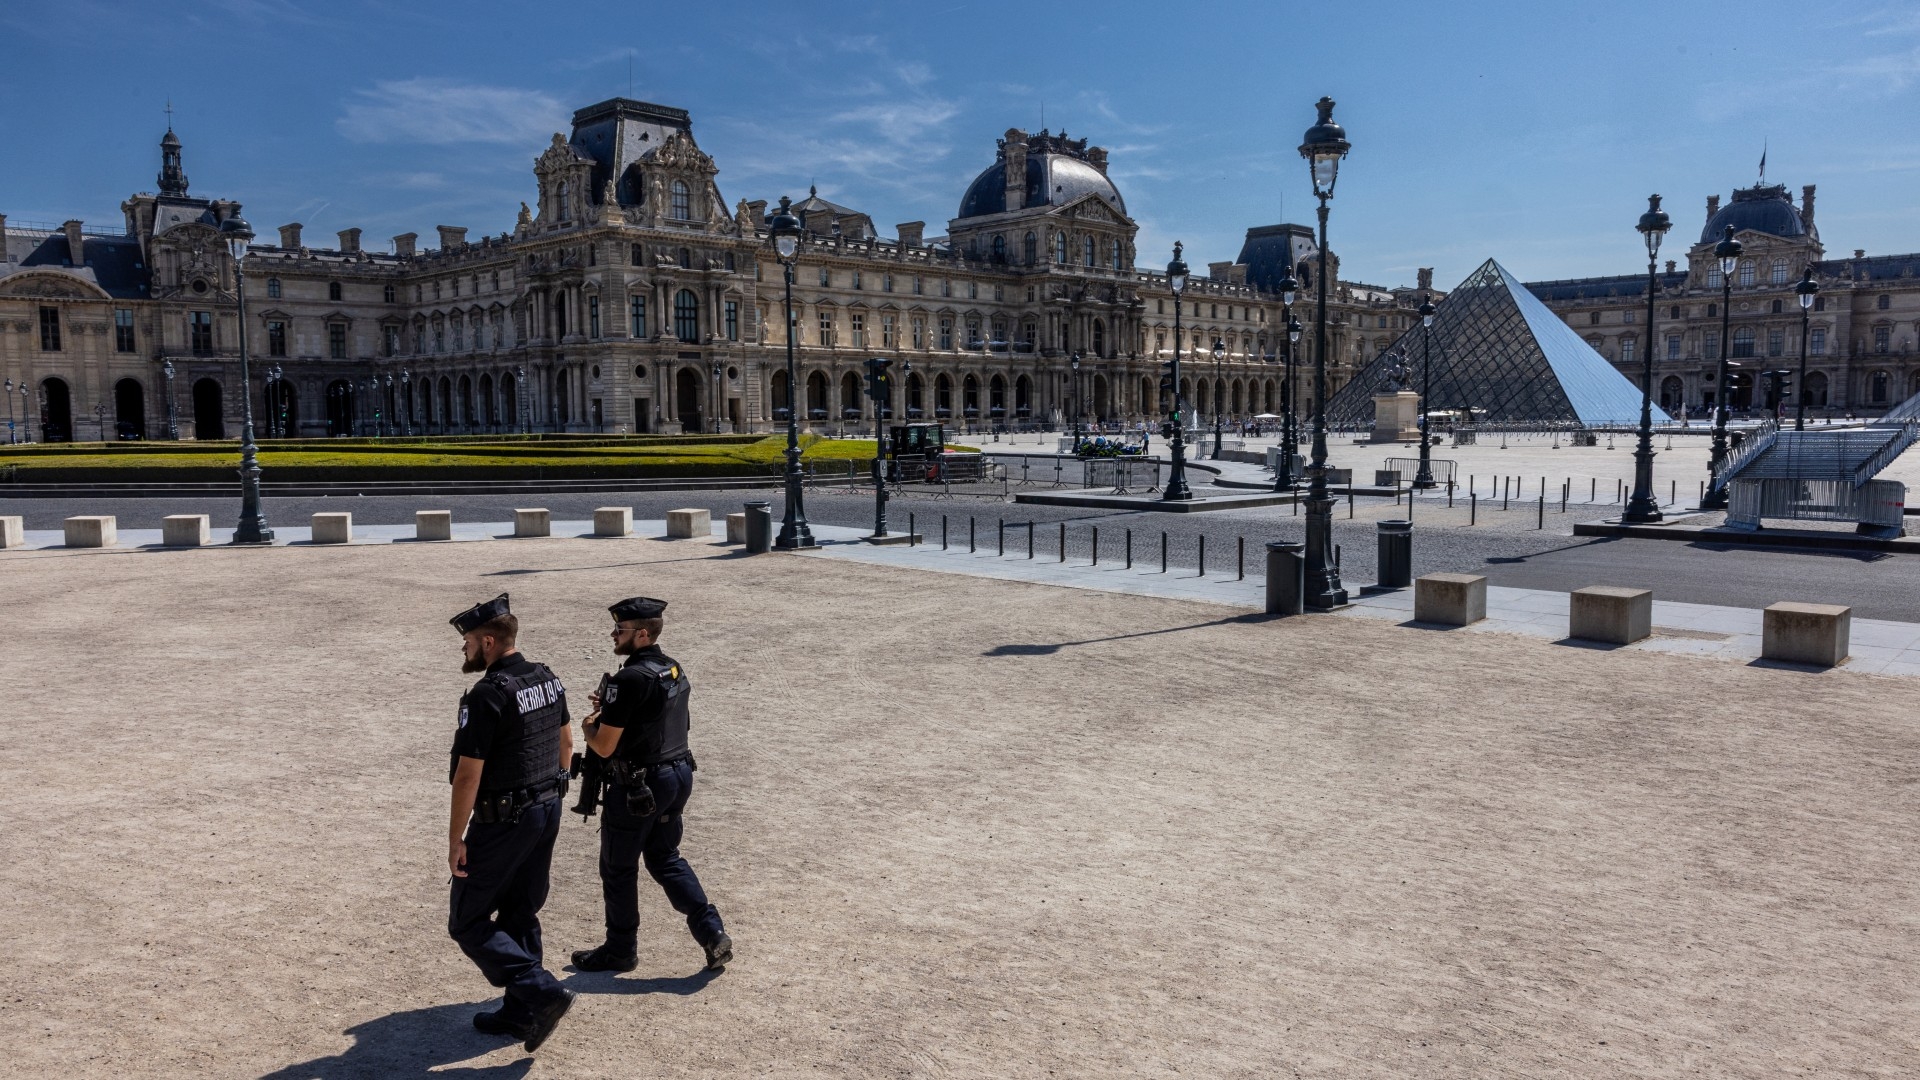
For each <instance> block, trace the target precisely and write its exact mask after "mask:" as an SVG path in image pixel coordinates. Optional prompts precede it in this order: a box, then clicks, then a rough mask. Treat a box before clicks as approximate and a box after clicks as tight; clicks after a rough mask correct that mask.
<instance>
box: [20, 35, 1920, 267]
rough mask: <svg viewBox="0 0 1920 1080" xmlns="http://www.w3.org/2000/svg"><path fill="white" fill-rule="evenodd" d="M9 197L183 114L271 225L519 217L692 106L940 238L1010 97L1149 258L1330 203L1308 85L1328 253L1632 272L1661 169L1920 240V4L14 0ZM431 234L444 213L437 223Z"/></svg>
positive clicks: (426, 233)
mask: <svg viewBox="0 0 1920 1080" xmlns="http://www.w3.org/2000/svg"><path fill="white" fill-rule="evenodd" d="M0 36H4V37H6V38H8V39H11V43H10V47H9V50H8V63H7V64H6V65H4V67H0V146H4V147H5V148H6V153H5V155H4V157H3V158H0V161H4V162H5V167H4V168H0V212H4V213H6V214H8V215H9V216H10V217H12V218H14V219H16V220H30V221H55V222H57V221H61V220H65V219H67V218H70V217H80V218H83V219H86V220H88V221H89V222H98V223H100V224H104V225H111V224H115V223H117V222H118V220H119V217H120V215H119V210H118V207H119V204H120V201H121V200H122V199H124V198H125V197H126V196H127V195H128V194H129V193H131V192H133V191H136V190H152V189H153V187H154V179H153V177H154V174H155V172H156V171H157V169H158V150H157V149H156V146H155V144H156V143H157V141H158V139H159V136H160V134H161V132H162V131H163V130H164V128H165V123H166V118H165V116H164V115H163V114H162V109H163V107H164V105H165V103H166V101H167V99H168V98H169V97H171V99H172V101H173V104H174V109H175V113H174V126H175V130H176V131H178V133H179V134H180V137H181V139H182V140H183V141H184V142H185V144H186V154H187V158H186V163H187V171H188V174H189V175H190V177H191V178H192V183H193V192H194V193H195V194H199V195H203V196H210V197H224V198H236V199H239V200H241V201H242V202H244V203H245V204H246V213H247V216H248V217H249V219H250V220H252V222H253V224H254V226H255V228H256V229H257V230H259V231H260V233H261V234H262V235H263V236H266V237H271V236H272V227H273V226H277V225H280V224H283V223H286V222H289V221H301V222H304V223H305V224H306V226H307V237H308V241H309V243H315V242H330V238H331V236H332V233H333V232H334V231H336V230H338V229H342V228H346V227H348V226H359V227H361V228H363V229H365V230H366V234H367V242H368V244H369V246H373V244H374V243H375V239H376V238H385V237H389V236H392V235H394V234H396V233H402V232H417V233H420V234H421V235H422V237H423V238H431V237H432V236H433V227H434V226H435V225H442V224H445V225H464V226H468V227H470V228H472V229H473V230H474V231H475V233H476V234H477V233H479V232H500V231H503V230H506V229H509V228H511V227H512V223H513V219H514V215H515V212H516V211H517V209H518V207H519V203H520V201H521V200H523V199H524V200H528V201H531V200H532V198H533V195H532V192H533V176H532V170H531V164H532V160H533V158H534V156H535V155H536V154H538V153H539V151H540V150H541V148H542V147H543V146H544V145H545V143H546V141H547V140H548V138H549V137H550V136H551V134H552V133H553V132H555V131H564V130H566V129H567V121H568V118H569V116H570V115H571V113H572V110H573V109H575V108H578V107H581V106H583V105H587V104H590V103H593V102H595V101H600V100H602V99H605V98H608V97H612V96H615V95H623V94H627V93H628V92H629V75H628V72H629V67H630V66H631V70H632V82H631V92H632V95H633V96H635V97H639V98H642V99H644V100H649V101H655V102H660V103H663V104H670V105H676V106H680V107H682V108H686V109H688V110H690V111H691V112H692V114H693V117H694V135H695V137H696V138H697V139H698V140H699V142H700V144H701V145H702V147H704V148H705V149H706V150H707V151H708V152H709V153H711V154H713V155H714V157H715V158H716V159H717V161H718V162H719V165H720V169H721V172H720V176H719V183H720V190H721V193H722V194H723V195H724V196H725V197H726V198H727V200H728V202H729V203H732V202H733V201H735V200H738V199H741V198H747V199H753V198H768V199H772V198H777V197H778V196H779V195H780V194H782V193H783V192H784V193H791V194H794V195H796V196H798V195H802V194H804V193H805V191H806V188H807V186H808V184H809V183H815V184H818V186H819V188H820V192H821V194H822V195H825V196H827V197H829V198H832V199H834V200H835V201H837V202H842V203H846V204H849V205H852V206H855V207H858V208H860V209H862V210H865V211H867V212H869V213H871V214H872V215H873V217H874V219H875V221H876V222H877V223H879V224H880V226H881V230H882V232H883V233H888V234H890V233H891V231H892V230H891V226H892V225H893V223H896V222H901V221H912V220H925V221H926V222H927V224H928V233H929V235H932V234H936V233H940V232H944V231H945V226H946V221H947V217H948V215H950V214H952V213H953V212H954V209H955V208H956V207H957V205H958V203H959V199H960V195H961V193H962V192H963V191H964V190H965V188H966V185H967V183H968V182H969V181H970V180H971V179H972V177H973V176H974V175H975V174H977V173H978V172H979V171H980V170H981V169H983V168H985V167H986V166H987V165H989V164H990V163H991V162H992V160H993V148H994V139H995V138H997V137H998V136H999V135H1000V134H1002V133H1003V132H1004V131H1005V130H1006V129H1007V128H1008V127H1013V126H1019V127H1025V128H1028V129H1030V130H1037V129H1038V128H1039V127H1040V126H1041V124H1042V120H1041V117H1042V111H1043V110H1044V114H1045V123H1046V125H1047V126H1049V127H1051V128H1053V129H1054V130H1056V131H1058V130H1060V129H1061V128H1062V127H1064V128H1066V130H1067V131H1068V132H1069V133H1070V134H1072V135H1073V136H1075V137H1082V136H1084V137H1088V138H1091V139H1092V141H1093V142H1094V143H1095V144H1098V145H1104V146H1107V147H1109V148H1111V151H1112V175H1113V177H1114V178H1115V180H1116V182H1117V183H1118V184H1119V186H1120V189H1121V193H1122V195H1123V196H1125V198H1126V199H1127V202H1128V208H1129V210H1130V211H1131V212H1132V213H1133V215H1134V216H1135V218H1136V219H1137V220H1138V221H1139V223H1140V227H1141V236H1140V257H1141V262H1142V263H1146V264H1157V263H1159V262H1162V261H1164V260H1165V258H1166V257H1167V256H1166V254H1165V252H1166V249H1168V248H1169V247H1170V246H1171V244H1172V242H1173V241H1174V240H1175V239H1180V240H1184V241H1185V242H1186V244H1187V253H1188V258H1189V260H1190V261H1192V262H1194V263H1195V264H1196V265H1198V264H1200V263H1204V262H1207V261H1213V260H1225V259H1231V258H1233V257H1234V256H1235V255H1236V254H1237V253H1238V251H1239V247H1240V240H1241V237H1242V235H1243V234H1244V231H1245V229H1246V228H1247V227H1248V226H1251V225H1262V224H1270V223H1274V222H1278V221H1299V222H1310V221H1311V220H1312V211H1313V207H1312V196H1311V191H1310V189H1309V186H1308V182H1307V175H1306V169H1305V166H1304V165H1303V164H1302V163H1301V161H1300V159H1299V157H1298V156H1297V154H1296V152H1295V147H1296V146H1297V145H1298V143H1299V141H1300V135H1301V133H1302V131H1303V130H1304V129H1305V128H1306V127H1307V126H1308V125H1309V124H1310V123H1312V120H1313V108H1312V103H1313V101H1314V100H1315V99H1316V98H1318V97H1319V96H1320V95H1322V94H1328V95H1331V96H1332V97H1334V98H1335V99H1337V100H1338V102H1339V109H1338V112H1337V114H1336V118H1337V119H1339V120H1340V121H1342V122H1343V123H1344V124H1345V125H1346V126H1347V129H1348V132H1349V135H1350V137H1351V138H1352V140H1353V143H1354V150H1353V154H1352V156H1351V157H1350V158H1349V159H1348V161H1347V164H1346V167H1345V168H1344V170H1343V171H1342V173H1341V179H1340V185H1339V189H1338V192H1337V197H1336V198H1335V200H1334V213H1333V221H1332V238H1331V243H1332V246H1333V249H1334V250H1335V251H1336V252H1338V253H1339V254H1340V256H1341V258H1342V262H1343V272H1344V273H1343V276H1346V277H1348V278H1351V279H1355V280H1362V281H1368V282H1372V283H1375V284H1382V285H1396V284H1403V283H1411V282H1412V280H1413V277H1414V269H1415V268H1416V267H1419V266H1434V267H1436V279H1437V281H1438V282H1439V283H1440V284H1441V285H1442V286H1450V285H1452V284H1453V283H1455V282H1456V281H1458V280H1459V279H1460V278H1462V277H1464V276H1465V275H1466V274H1468V273H1469V272H1471V271H1472V269H1473V268H1474V267H1475V266H1476V265H1478V263H1479V262H1480V261H1481V260H1483V259H1485V258H1487V257H1488V256H1493V257H1495V258H1498V259H1499V260H1500V261H1501V262H1502V263H1504V264H1505V265H1506V266H1507V267H1509V268H1510V269H1511V270H1513V271H1514V272H1515V273H1517V274H1519V275H1520V276H1522V277H1523V278H1527V279H1530V280H1532V279H1542V278H1555V277H1573V276H1582V275H1588V274H1604V273H1633V272H1636V271H1638V270H1639V269H1641V268H1643V267H1644V253H1643V249H1642V248H1641V247H1640V244H1639V238H1638V236H1637V235H1636V234H1635V233H1634V231H1633V225H1634V222H1635V221H1636V220H1637V219H1638V217H1639V214H1640V212H1641V211H1642V210H1643V209H1644V208H1645V198H1646V195H1647V194H1648V193H1650V192H1654V191H1658V192H1661V193H1663V194H1665V195H1666V196H1667V206H1668V208H1669V210H1670V211H1672V212H1673V214H1674V218H1675V221H1676V229H1675V232H1674V237H1673V239H1671V240H1670V241H1669V244H1668V247H1667V250H1666V251H1664V252H1663V255H1672V256H1675V257H1684V251H1685V246H1686V244H1687V243H1690V242H1691V241H1692V240H1694V239H1697V237H1698V234H1699V230H1700V227H1701V225H1702V224H1703V222H1704V213H1705V199H1706V196H1707V195H1708V194H1710V193H1714V192H1719V193H1722V194H1723V195H1724V194H1725V193H1726V192H1728V191H1729V190H1730V189H1731V188H1732V187H1734V186H1735V185H1748V184H1752V183H1753V182H1754V180H1755V177H1756V166H1757V164H1758V160H1759V157H1760V154H1761V149H1762V146H1763V145H1764V146H1765V147H1766V148H1767V151H1768V169H1767V177H1768V179H1769V181H1770V182H1784V183H1786V184H1788V185H1790V188H1791V190H1793V192H1794V193H1795V195H1796V197H1797V195H1798V190H1799V186H1800V185H1801V184H1805V183H1815V184H1818V185H1819V189H1820V190H1819V198H1818V213H1817V220H1818V223H1819V225H1820V231H1821V236H1822V238H1823V240H1824V241H1825V242H1826V244H1827V250H1828V253H1829V255H1836V254H1839V255H1844V254H1846V253H1848V252H1850V251H1851V250H1852V249H1854V248H1866V249H1868V251H1869V252H1872V253H1890V252H1907V251H1916V250H1920V183H1916V181H1920V122H1917V121H1920V4H1915V3H1849V4H1832V3H1817V4H1806V3H1800V2H1793V3H1788V2H1772V0H1744V2H1741V3H1737V4H1729V3H1716V4H1687V3H1673V2H1671V0H1669V2H1665V3H1641V2H1619V0H1616V2H1612V3H1604V4H1603V3H1597V2H1589V3H1584V4H1566V3H1558V2H1551V0H1546V2H1543V0H1533V2H1528V3H1493V2H1489V3H1472V4H1434V3H1430V2H1428V3H1399V2H1393V0H1385V2H1381V0H1377V2H1374V3H1370V4H1299V3H1292V2H1286V3H1280V2H1270V3H1234V2H1228V3H1198V4H1153V5H1147V4H1137V3H1112V2H1109V3H1101V4H1080V3H1070V2H1056V3H1050V4H1042V3H1032V2H1027V3H983V2H975V0H951V2H947V0H931V2H927V3H918V4H906V3H891V4H882V3H865V4H862V3H842V4H816V5H793V6H786V5H761V4H724V3H704V4H703V3H686V2H679V3H673V4H660V3H645V2H639V3H636V2H633V0H627V2H624V3H617V4H613V3H608V4H603V3H557V2H556V3H548V4H539V5H531V4H529V5H518V4H505V3H489V2H483V0H470V2H466V3H460V4H443V3H435V2H429V0H419V2H415V3H376V2H370V0H327V2H325V3H318V2H312V0H201V2H196V0H180V2H179V3H178V4H177V5H175V6H171V7H161V6H156V5H153V4H150V3H141V4H135V3H115V2H110V0H6V2H5V4H4V6H0ZM429 242H430V240H429Z"/></svg>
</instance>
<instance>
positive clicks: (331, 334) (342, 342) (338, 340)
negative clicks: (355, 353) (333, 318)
mask: <svg viewBox="0 0 1920 1080" xmlns="http://www.w3.org/2000/svg"><path fill="white" fill-rule="evenodd" d="M327 355H328V356H331V357H333V358H334V359H335V360H345V359H346V358H347V328H346V326H344V325H343V324H341V323H328V324H327Z"/></svg>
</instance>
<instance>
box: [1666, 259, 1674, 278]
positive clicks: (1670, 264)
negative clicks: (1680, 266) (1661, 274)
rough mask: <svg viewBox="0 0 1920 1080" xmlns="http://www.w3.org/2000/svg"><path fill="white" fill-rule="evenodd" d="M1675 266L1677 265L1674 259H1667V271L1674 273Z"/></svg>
mask: <svg viewBox="0 0 1920 1080" xmlns="http://www.w3.org/2000/svg"><path fill="white" fill-rule="evenodd" d="M1674 266H1675V263H1674V261H1673V260H1672V259H1668V260H1667V273H1669V274H1671V273H1673V268H1674Z"/></svg>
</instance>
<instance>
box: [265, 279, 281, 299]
mask: <svg viewBox="0 0 1920 1080" xmlns="http://www.w3.org/2000/svg"><path fill="white" fill-rule="evenodd" d="M267 296H268V297H269V298H270V299H273V300H278V299H280V279H279V278H277V277H270V278H268V279H267Z"/></svg>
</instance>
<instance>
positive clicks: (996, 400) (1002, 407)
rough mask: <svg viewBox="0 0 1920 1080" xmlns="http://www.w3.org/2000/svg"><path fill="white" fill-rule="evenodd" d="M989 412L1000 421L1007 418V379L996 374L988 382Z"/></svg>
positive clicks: (996, 421)
mask: <svg viewBox="0 0 1920 1080" xmlns="http://www.w3.org/2000/svg"><path fill="white" fill-rule="evenodd" d="M987 414H988V415H989V416H991V417H993V419H994V422H995V423H998V422H1000V421H1002V420H1005V419H1006V418H1007V380H1006V377H1005V376H1003V375H995V376H994V377H993V378H992V379H991V380H989V381H988V382H987Z"/></svg>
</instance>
